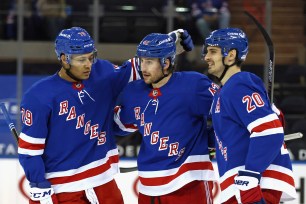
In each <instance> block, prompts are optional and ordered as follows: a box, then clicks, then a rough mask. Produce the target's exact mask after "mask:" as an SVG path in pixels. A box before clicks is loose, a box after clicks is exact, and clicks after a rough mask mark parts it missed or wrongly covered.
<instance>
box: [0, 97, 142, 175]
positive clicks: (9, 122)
mask: <svg viewBox="0 0 306 204" xmlns="http://www.w3.org/2000/svg"><path fill="white" fill-rule="evenodd" d="M0 110H1V111H2V114H3V116H4V118H5V121H6V123H7V125H8V127H9V129H10V131H11V133H12V136H13V137H14V139H15V141H16V143H17V146H18V138H19V137H18V133H17V130H16V128H15V125H14V123H13V121H12V119H11V117H10V115H9V113H8V111H7V109H6V107H5V104H4V103H0ZM119 169H120V173H126V172H131V171H137V170H138V169H137V167H119Z"/></svg>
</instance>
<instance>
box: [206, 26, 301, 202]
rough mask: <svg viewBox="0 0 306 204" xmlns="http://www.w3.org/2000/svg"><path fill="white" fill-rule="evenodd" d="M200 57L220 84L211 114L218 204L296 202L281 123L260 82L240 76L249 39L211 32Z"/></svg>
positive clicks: (235, 32) (236, 31)
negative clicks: (218, 194)
mask: <svg viewBox="0 0 306 204" xmlns="http://www.w3.org/2000/svg"><path fill="white" fill-rule="evenodd" d="M203 54H204V59H205V61H206V62H207V63H208V73H209V74H212V75H214V76H216V77H217V78H218V79H219V81H220V83H221V88H220V89H219V90H218V92H217V93H216V94H215V95H214V101H213V105H212V109H211V114H212V122H213V126H214V130H215V137H216V149H217V150H216V151H217V152H216V159H217V163H218V169H219V174H220V187H221V202H222V203H226V204H232V203H243V204H246V203H256V204H263V203H271V204H272V203H273V204H276V203H280V201H288V200H293V199H295V197H296V190H295V184H294V179H293V173H292V166H291V161H290V158H289V154H288V151H287V149H286V147H285V145H284V131H283V127H282V123H281V122H280V120H279V118H278V116H277V114H276V113H274V111H273V110H272V108H271V107H272V106H271V104H270V102H269V99H268V96H267V93H266V90H265V88H264V85H263V82H262V80H261V79H260V78H259V77H257V76H256V75H254V74H252V73H249V72H242V71H241V64H242V63H243V62H244V61H245V59H246V56H247V54H248V40H247V36H246V35H245V33H244V32H243V31H241V30H240V29H237V28H226V29H219V30H216V31H213V32H212V33H211V35H210V36H209V37H207V38H206V40H205V45H204V47H203Z"/></svg>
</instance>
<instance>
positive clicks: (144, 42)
mask: <svg viewBox="0 0 306 204" xmlns="http://www.w3.org/2000/svg"><path fill="white" fill-rule="evenodd" d="M149 43H150V41H149V40H145V41H143V42H142V44H143V45H148V44H149Z"/></svg>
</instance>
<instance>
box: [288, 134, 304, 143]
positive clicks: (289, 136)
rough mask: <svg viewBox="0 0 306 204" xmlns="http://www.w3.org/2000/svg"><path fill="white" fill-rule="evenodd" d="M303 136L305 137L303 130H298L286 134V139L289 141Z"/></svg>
mask: <svg viewBox="0 0 306 204" xmlns="http://www.w3.org/2000/svg"><path fill="white" fill-rule="evenodd" d="M302 137H303V134H302V133H301V132H297V133H292V134H288V135H285V138H284V140H285V141H289V140H295V139H299V138H302Z"/></svg>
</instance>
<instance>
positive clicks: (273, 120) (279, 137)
mask: <svg viewBox="0 0 306 204" xmlns="http://www.w3.org/2000/svg"><path fill="white" fill-rule="evenodd" d="M232 90H233V91H232V92H231V96H226V97H227V99H228V100H229V103H230V107H231V109H232V111H233V112H232V114H234V115H236V117H237V118H238V120H239V123H240V124H241V126H242V127H246V128H247V130H248V132H249V136H248V137H250V139H249V148H248V154H247V157H246V161H245V168H246V169H247V170H252V171H257V172H263V171H264V170H265V169H266V168H267V167H268V166H269V165H270V164H271V162H272V161H273V160H274V159H275V157H276V156H277V154H278V153H279V152H280V149H281V146H282V144H283V139H284V130H283V127H282V124H281V122H280V120H279V119H278V116H277V115H276V114H275V113H274V112H273V110H272V109H271V104H270V101H269V99H268V96H267V93H266V91H265V88H264V86H263V83H262V81H261V80H249V81H248V82H247V83H238V84H236V86H235V89H234V88H232ZM237 145H239V144H237ZM237 148H238V147H237Z"/></svg>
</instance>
